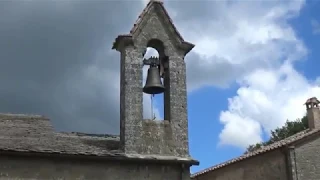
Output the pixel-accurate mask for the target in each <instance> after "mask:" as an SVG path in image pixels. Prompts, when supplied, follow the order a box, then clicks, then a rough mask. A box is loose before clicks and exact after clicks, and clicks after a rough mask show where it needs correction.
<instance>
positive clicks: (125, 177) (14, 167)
mask: <svg viewBox="0 0 320 180" xmlns="http://www.w3.org/2000/svg"><path fill="white" fill-rule="evenodd" d="M182 175H183V176H184V177H183V178H184V179H188V178H186V177H188V176H189V174H188V171H185V174H182V173H181V166H178V165H177V166H173V165H172V166H168V165H156V164H153V165H152V164H147V165H146V164H140V165H139V164H138V163H136V164H129V163H125V162H102V161H101V162H94V161H91V160H90V161H89V160H86V161H79V160H75V159H74V160H67V159H64V160H62V159H54V160H50V159H45V158H35V157H28V158H27V157H24V158H22V157H5V156H2V157H1V156H0V180H31V179H32V180H49V179H50V180H58V179H59V180H84V179H85V180H100V179H101V180H180V179H182Z"/></svg>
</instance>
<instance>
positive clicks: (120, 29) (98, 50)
mask: <svg viewBox="0 0 320 180" xmlns="http://www.w3.org/2000/svg"><path fill="white" fill-rule="evenodd" d="M142 8H143V7H142V4H141V3H138V2H135V3H133V2H130V1H26V2H23V1H0V82H1V84H0V112H11V113H32V114H42V115H45V116H48V117H49V118H50V119H51V120H52V122H53V124H54V125H55V127H56V129H57V130H62V131H85V132H95V133H105V132H108V133H118V132H119V129H118V126H119V125H118V124H119V99H118V94H119V88H118V84H119V82H118V80H119V77H118V76H119V53H118V52H116V51H111V45H112V42H113V41H114V38H115V37H116V36H117V35H118V34H123V33H127V32H128V31H129V30H130V28H131V26H132V25H133V22H134V21H135V18H136V17H137V15H138V13H139V11H141V10H142Z"/></svg>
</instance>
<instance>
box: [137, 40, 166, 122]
mask: <svg viewBox="0 0 320 180" xmlns="http://www.w3.org/2000/svg"><path fill="white" fill-rule="evenodd" d="M163 55H164V48H163V45H162V42H161V41H159V40H150V41H149V43H148V44H147V49H146V52H145V54H144V57H143V58H144V59H148V58H150V57H157V58H161V57H162V56H163ZM149 67H150V66H149V65H144V66H143V81H142V87H144V86H145V84H146V79H147V74H148V69H149ZM161 82H162V84H163V79H162V78H161ZM163 96H164V93H161V94H155V95H150V94H146V93H143V119H152V120H162V119H163V118H164V98H163Z"/></svg>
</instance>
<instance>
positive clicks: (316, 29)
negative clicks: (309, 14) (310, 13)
mask: <svg viewBox="0 0 320 180" xmlns="http://www.w3.org/2000/svg"><path fill="white" fill-rule="evenodd" d="M311 26H312V33H313V34H320V23H319V21H317V20H315V19H312V20H311Z"/></svg>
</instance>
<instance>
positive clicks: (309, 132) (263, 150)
mask: <svg viewBox="0 0 320 180" xmlns="http://www.w3.org/2000/svg"><path fill="white" fill-rule="evenodd" d="M317 132H320V129H313V130H309V129H307V130H304V131H301V132H299V133H297V134H295V135H293V136H290V137H288V138H285V139H283V140H280V141H278V142H275V143H272V144H270V145H267V146H264V147H262V148H260V149H258V150H256V151H253V152H250V153H247V154H243V155H242V156H239V157H236V158H234V159H231V160H229V161H226V162H223V163H220V164H217V165H215V166H212V167H209V168H207V169H204V170H202V171H200V172H197V173H195V174H193V175H191V178H195V177H197V176H200V175H203V174H205V173H208V172H210V171H214V170H216V169H219V168H222V167H225V166H227V165H230V164H233V163H236V162H239V161H242V160H245V159H248V158H250V157H254V156H257V155H259V154H263V153H266V152H269V151H271V150H275V149H278V148H280V147H284V146H288V145H290V144H292V143H295V142H297V141H299V140H302V139H303V138H306V137H308V136H310V135H312V134H315V133H317Z"/></svg>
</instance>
